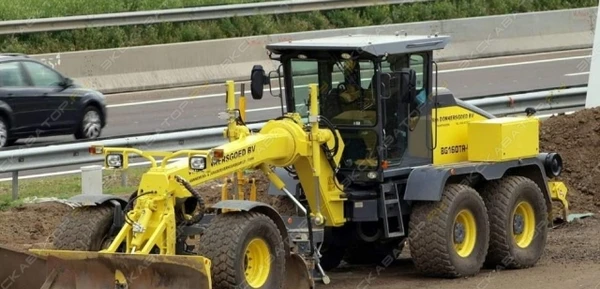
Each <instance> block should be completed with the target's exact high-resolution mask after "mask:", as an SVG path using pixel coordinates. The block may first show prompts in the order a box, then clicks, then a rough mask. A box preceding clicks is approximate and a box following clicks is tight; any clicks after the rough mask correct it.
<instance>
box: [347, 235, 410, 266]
mask: <svg viewBox="0 0 600 289" xmlns="http://www.w3.org/2000/svg"><path fill="white" fill-rule="evenodd" d="M402 249H404V241H403V240H402V241H391V242H388V243H381V242H371V243H365V242H359V243H355V244H353V245H351V246H350V247H349V248H348V250H347V253H346V256H345V257H344V261H346V263H348V264H352V265H370V264H381V263H382V262H387V260H388V258H389V257H390V256H391V257H393V258H394V260H396V259H397V258H398V257H399V255H400V253H402Z"/></svg>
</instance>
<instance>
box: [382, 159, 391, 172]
mask: <svg viewBox="0 0 600 289" xmlns="http://www.w3.org/2000/svg"><path fill="white" fill-rule="evenodd" d="M389 167H390V163H389V162H388V161H387V160H385V161H382V162H381V168H382V169H384V170H385V169H387V168H389Z"/></svg>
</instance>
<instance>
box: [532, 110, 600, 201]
mask: <svg viewBox="0 0 600 289" xmlns="http://www.w3.org/2000/svg"><path fill="white" fill-rule="evenodd" d="M598 147H600V108H595V109H585V110H580V111H578V112H575V113H573V114H569V115H559V116H553V117H550V118H548V119H546V120H544V121H543V122H542V125H541V126H540V151H542V152H557V153H559V154H560V155H561V156H562V158H563V166H564V169H563V172H562V175H561V176H560V177H559V179H560V180H561V181H564V182H565V184H566V185H567V188H568V189H569V193H568V195H567V199H568V200H569V203H570V205H571V211H572V212H591V213H600V157H599V154H598V150H597V148H598Z"/></svg>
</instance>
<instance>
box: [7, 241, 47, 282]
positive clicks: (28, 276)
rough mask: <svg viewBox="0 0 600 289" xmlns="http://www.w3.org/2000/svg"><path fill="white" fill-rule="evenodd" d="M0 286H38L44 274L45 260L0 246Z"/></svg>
mask: <svg viewBox="0 0 600 289" xmlns="http://www.w3.org/2000/svg"><path fill="white" fill-rule="evenodd" d="M0 263H2V265H0V288H2V289H28V288H40V287H41V286H42V284H43V283H44V279H45V275H46V260H44V259H42V258H39V257H37V256H35V255H32V254H29V253H26V252H19V251H16V250H13V249H10V248H7V247H4V246H0Z"/></svg>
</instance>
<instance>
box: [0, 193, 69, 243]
mask: <svg viewBox="0 0 600 289" xmlns="http://www.w3.org/2000/svg"><path fill="white" fill-rule="evenodd" d="M71 210H72V209H71V207H69V206H67V205H65V204H62V203H57V202H47V203H40V204H26V205H22V206H19V207H15V208H12V209H10V210H7V211H3V212H0V228H2V229H1V230H0V244H3V245H6V246H10V247H14V248H16V249H29V248H32V247H37V248H43V247H47V245H48V243H51V242H52V233H53V232H54V229H55V228H56V227H57V226H58V224H59V223H60V222H61V220H62V218H63V216H64V215H66V214H67V213H68V212H69V211H71Z"/></svg>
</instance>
